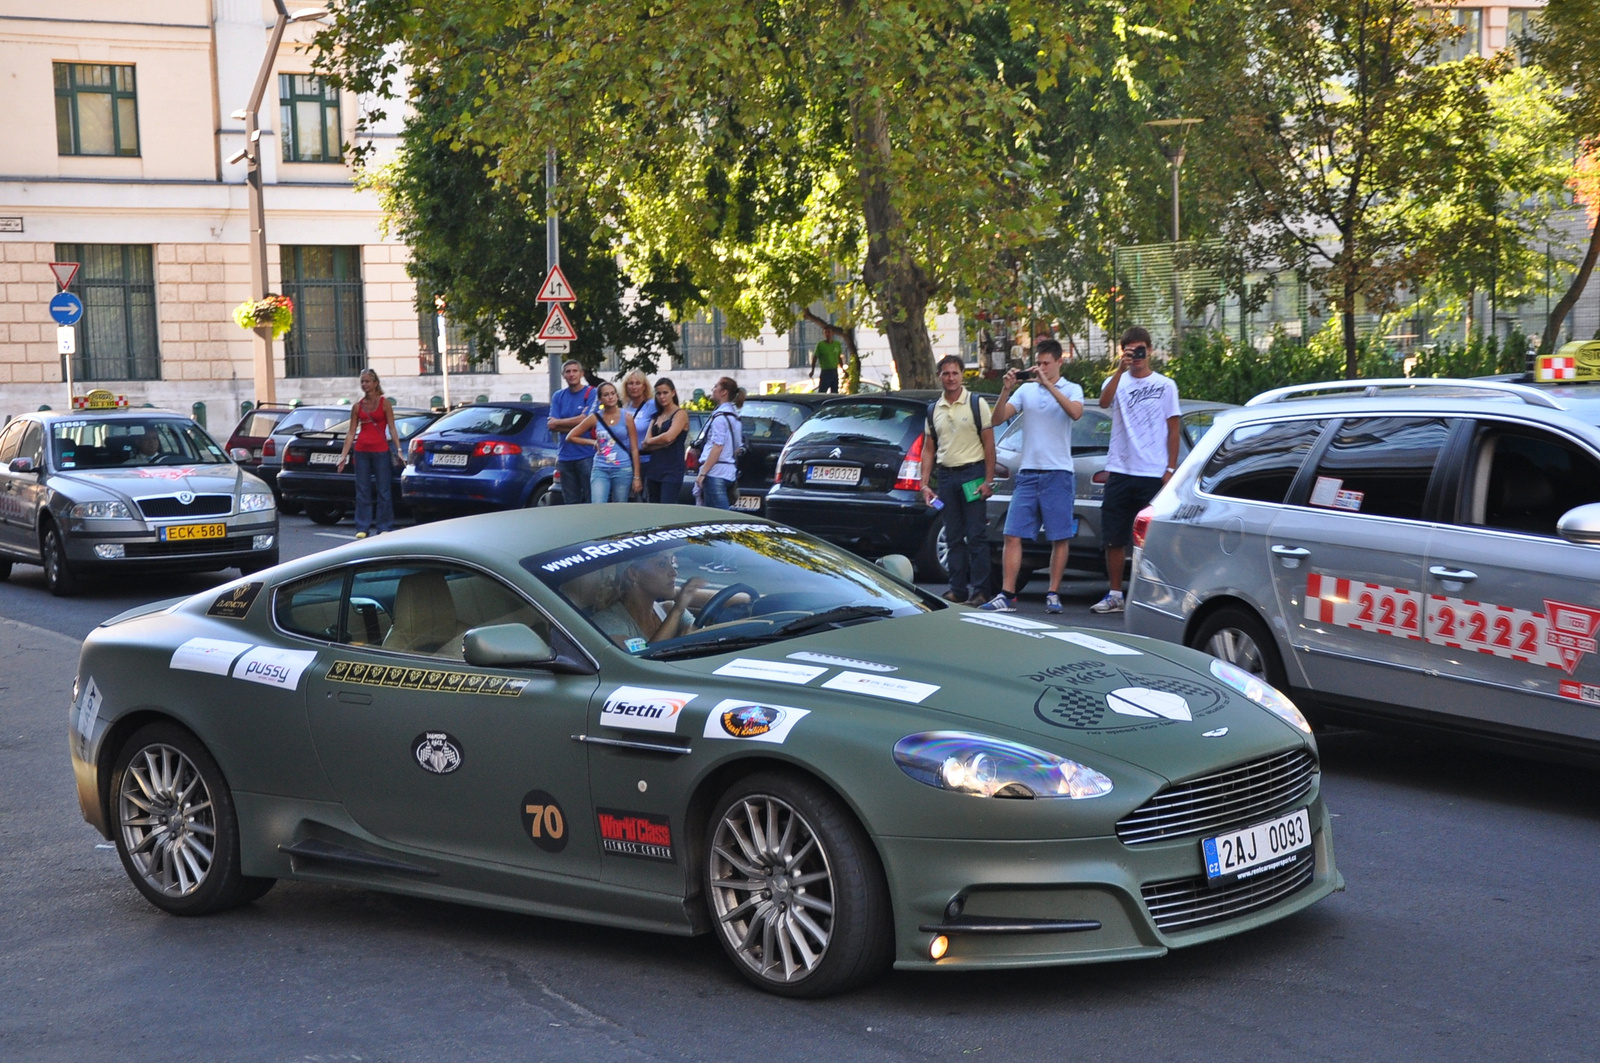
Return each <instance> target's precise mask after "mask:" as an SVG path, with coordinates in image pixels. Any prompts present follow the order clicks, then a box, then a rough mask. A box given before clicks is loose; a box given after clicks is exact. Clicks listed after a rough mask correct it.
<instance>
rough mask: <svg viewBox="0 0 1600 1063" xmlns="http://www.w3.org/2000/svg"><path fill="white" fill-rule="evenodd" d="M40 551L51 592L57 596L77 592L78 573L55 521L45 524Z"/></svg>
mask: <svg viewBox="0 0 1600 1063" xmlns="http://www.w3.org/2000/svg"><path fill="white" fill-rule="evenodd" d="M39 553H40V558H39V560H40V561H41V562H42V563H43V564H44V582H45V586H47V587H49V588H50V593H51V594H53V595H55V596H56V597H57V598H67V597H71V596H72V595H74V594H77V593H78V575H77V573H75V572H73V571H72V562H71V560H70V559H68V557H67V545H66V543H65V542H64V541H63V540H62V538H61V530H60V529H59V528H57V527H56V526H55V524H54V523H50V524H46V525H45V527H44V537H43V539H42V540H41V542H40V550H39Z"/></svg>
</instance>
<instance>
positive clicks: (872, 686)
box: [822, 672, 939, 705]
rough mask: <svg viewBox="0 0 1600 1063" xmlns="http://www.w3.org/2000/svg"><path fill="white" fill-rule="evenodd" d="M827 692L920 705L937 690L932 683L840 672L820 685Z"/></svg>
mask: <svg viewBox="0 0 1600 1063" xmlns="http://www.w3.org/2000/svg"><path fill="white" fill-rule="evenodd" d="M822 685H823V686H825V687H827V688H828V689H829V690H848V691H850V692H851V693H852V694H870V695H871V696H872V697H875V698H891V699H893V700H895V701H909V702H910V703H911V704H913V705H920V704H922V702H923V701H925V700H926V699H927V698H928V696H929V695H931V694H934V693H937V692H938V690H939V688H938V687H937V686H935V685H933V684H932V683H913V682H912V681H911V680H909V679H895V678H893V677H892V676H886V675H867V674H865V673H863V672H840V673H839V674H838V675H836V676H834V677H833V678H832V679H830V680H828V681H827V682H826V683H824V684H822Z"/></svg>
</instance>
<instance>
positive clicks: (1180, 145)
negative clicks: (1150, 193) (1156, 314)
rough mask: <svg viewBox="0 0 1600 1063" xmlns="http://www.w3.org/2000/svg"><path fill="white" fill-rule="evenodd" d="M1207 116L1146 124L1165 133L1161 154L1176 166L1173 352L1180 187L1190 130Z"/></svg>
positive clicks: (1178, 347) (1177, 323)
mask: <svg viewBox="0 0 1600 1063" xmlns="http://www.w3.org/2000/svg"><path fill="white" fill-rule="evenodd" d="M1204 120H1205V119H1203V118H1161V119H1157V120H1156V121H1154V122H1146V123H1145V125H1147V126H1150V127H1151V128H1152V129H1155V130H1157V131H1158V132H1159V133H1161V134H1163V135H1164V139H1163V140H1162V142H1161V154H1163V155H1165V156H1166V157H1167V163H1168V164H1169V165H1170V166H1171V167H1172V354H1173V355H1177V354H1178V353H1179V352H1181V351H1182V349H1183V292H1182V291H1181V290H1180V288H1179V286H1178V243H1179V239H1178V235H1179V230H1178V188H1179V183H1180V181H1181V178H1182V174H1183V155H1184V151H1185V142H1186V141H1187V140H1188V138H1189V130H1190V128H1191V127H1193V126H1197V125H1199V124H1200V123H1201V122H1203V121H1204Z"/></svg>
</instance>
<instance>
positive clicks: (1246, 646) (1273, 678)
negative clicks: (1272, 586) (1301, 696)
mask: <svg viewBox="0 0 1600 1063" xmlns="http://www.w3.org/2000/svg"><path fill="white" fill-rule="evenodd" d="M1189 645H1190V646H1192V647H1193V648H1195V649H1197V650H1199V651H1200V652H1202V653H1209V654H1210V655H1211V656H1213V657H1216V658H1218V659H1220V660H1224V661H1227V662H1228V663H1229V664H1234V665H1238V666H1239V667H1240V668H1243V669H1244V670H1245V671H1247V672H1249V673H1250V674H1251V675H1253V676H1256V677H1257V678H1259V679H1262V680H1265V681H1266V682H1267V683H1268V684H1269V685H1271V686H1274V687H1276V688H1277V689H1279V690H1283V689H1284V688H1285V687H1286V685H1287V684H1288V673H1286V672H1285V671H1284V668H1283V658H1281V657H1280V656H1279V655H1278V644H1277V643H1276V642H1274V641H1273V640H1272V633H1271V632H1270V631H1268V630H1267V625H1266V624H1263V623H1262V622H1261V618H1260V617H1258V616H1256V614H1255V613H1253V612H1251V611H1250V610H1249V609H1246V608H1243V607H1241V606H1233V605H1229V606H1224V607H1223V608H1221V609H1218V610H1217V611H1216V612H1214V613H1212V614H1211V615H1210V616H1208V617H1206V618H1205V620H1204V621H1202V622H1201V624H1200V626H1199V627H1197V628H1195V631H1194V634H1193V635H1192V636H1190V638H1189Z"/></svg>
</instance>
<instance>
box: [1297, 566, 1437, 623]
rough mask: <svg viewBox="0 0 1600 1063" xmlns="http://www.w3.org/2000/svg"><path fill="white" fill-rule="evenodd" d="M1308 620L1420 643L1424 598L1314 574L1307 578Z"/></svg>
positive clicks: (1392, 588) (1417, 593)
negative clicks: (1417, 640)
mask: <svg viewBox="0 0 1600 1063" xmlns="http://www.w3.org/2000/svg"><path fill="white" fill-rule="evenodd" d="M1306 619H1307V620H1315V621H1318V622H1319V623H1323V624H1338V625H1339V626H1340V627H1353V628H1356V629H1357V630H1359V631H1371V632H1375V633H1376V634H1379V635H1394V636H1395V637H1397V638H1408V639H1420V638H1422V594H1421V592H1419V591H1407V590H1401V589H1400V588H1399V587H1385V586H1383V585H1382V584H1379V583H1358V582H1356V581H1355V580H1348V579H1340V578H1338V577H1337V576H1329V575H1324V574H1323V573H1320V572H1312V573H1310V574H1308V575H1307V576H1306Z"/></svg>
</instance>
